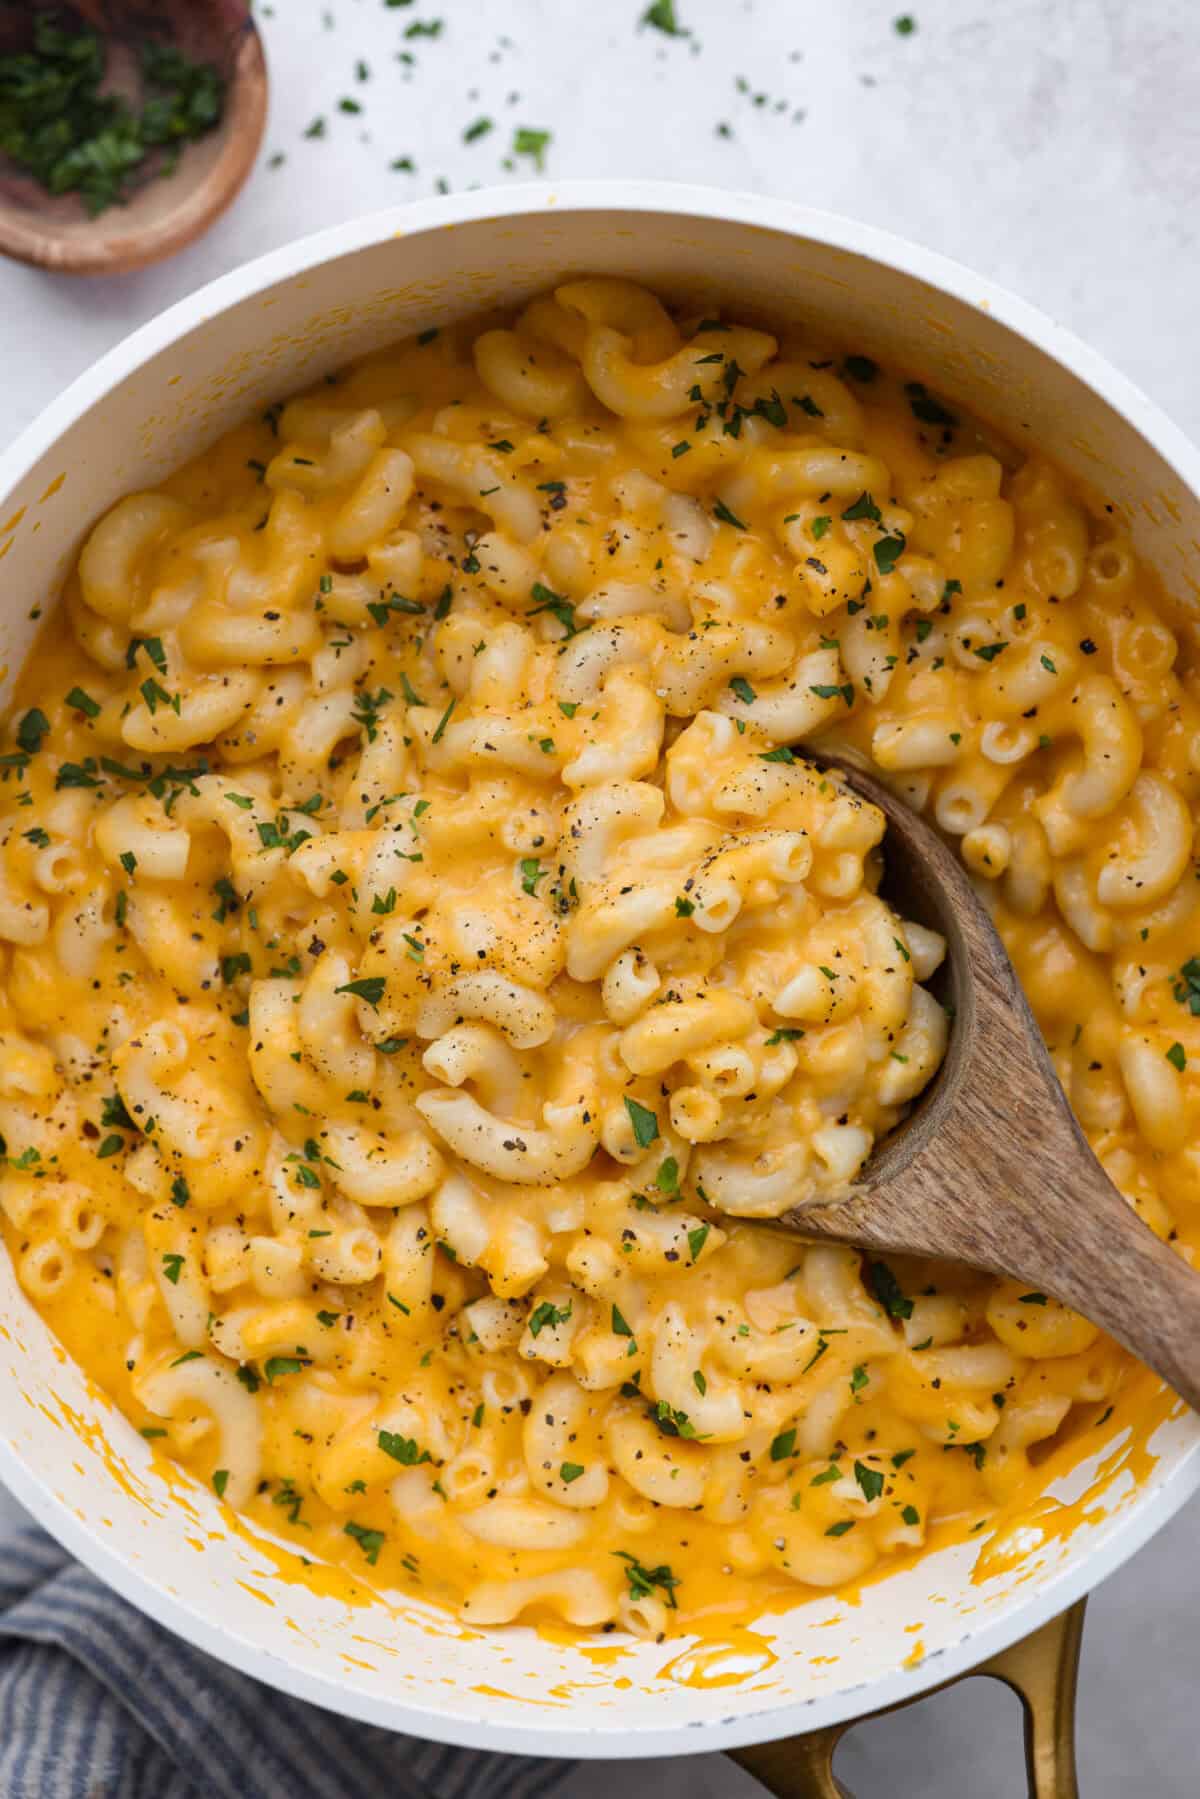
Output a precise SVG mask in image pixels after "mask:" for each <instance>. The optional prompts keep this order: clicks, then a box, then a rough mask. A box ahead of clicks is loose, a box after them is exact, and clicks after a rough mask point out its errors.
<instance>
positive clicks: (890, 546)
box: [875, 531, 907, 575]
mask: <svg viewBox="0 0 1200 1799" xmlns="http://www.w3.org/2000/svg"><path fill="white" fill-rule="evenodd" d="M906 541H907V540H906V538H905V536H904V533H903V531H896V532H895V533H893V535H892V536H890V537H880V538H877V539H876V542H875V566H876V568H877V569H878V570H879V572H880V574H881V575H890V574H891V572H892V570H893V569H894V568H895V566H896V564H897V562H899V560H900V558H901V556H903V554H904V549H905V544H906Z"/></svg>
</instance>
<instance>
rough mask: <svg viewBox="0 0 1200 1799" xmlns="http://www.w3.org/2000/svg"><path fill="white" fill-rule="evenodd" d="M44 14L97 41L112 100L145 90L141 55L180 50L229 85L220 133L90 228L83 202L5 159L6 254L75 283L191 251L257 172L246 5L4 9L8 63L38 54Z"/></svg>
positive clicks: (217, 1) (128, 2) (2, 217)
mask: <svg viewBox="0 0 1200 1799" xmlns="http://www.w3.org/2000/svg"><path fill="white" fill-rule="evenodd" d="M39 12H56V13H57V14H58V22H59V24H60V25H62V26H63V27H64V29H66V28H70V27H71V26H73V25H78V26H80V27H83V28H85V29H88V30H91V31H94V32H97V33H99V35H100V36H102V37H103V38H105V39H106V40H107V43H108V46H109V76H110V78H111V82H112V86H113V87H114V89H119V90H120V91H121V92H125V91H126V90H129V91H130V92H133V91H134V90H136V87H137V85H138V84H137V81H136V77H135V74H134V71H135V69H136V52H137V50H138V48H139V47H140V46H141V45H142V44H144V43H145V42H146V41H147V39H152V40H153V41H154V42H156V43H171V44H174V45H175V46H176V47H177V48H178V49H179V50H181V51H182V52H183V53H184V54H185V55H186V56H187V57H189V58H190V60H191V61H193V62H211V63H215V64H216V66H217V67H218V68H219V69H220V71H221V74H222V75H223V76H224V78H225V110H224V113H223V116H222V118H221V121H220V123H219V124H218V125H217V126H216V127H215V128H214V129H213V130H212V131H210V132H207V133H206V134H205V136H203V137H200V138H197V139H195V140H194V141H193V142H191V143H188V144H186V145H185V146H184V147H183V148H182V150H181V153H180V156H179V161H178V163H177V164H176V166H175V168H174V169H173V170H172V172H171V173H170V174H168V175H164V176H161V177H158V178H152V179H150V180H147V181H146V182H145V183H144V184H143V185H141V186H139V187H138V188H137V191H136V192H135V193H134V194H133V195H132V196H131V198H130V199H129V200H128V202H127V203H126V204H124V205H116V206H110V207H108V208H107V210H106V211H104V212H102V213H100V214H99V215H98V216H97V217H96V218H89V217H88V213H87V209H86V207H85V206H84V204H83V202H82V200H81V199H80V198H79V196H78V195H77V194H61V195H55V194H49V193H47V192H46V190H45V188H43V187H42V186H41V185H40V183H38V182H36V181H34V180H33V179H32V178H31V177H30V176H29V175H27V174H26V173H25V172H24V171H23V170H20V169H18V168H17V167H16V166H15V165H14V164H12V163H10V162H8V161H7V160H6V159H5V158H3V157H2V156H0V253H3V254H4V255H6V256H15V257H16V258H17V259H18V260H19V261H21V262H28V263H32V264H34V266H35V267H37V268H43V269H53V270H57V271H59V272H62V273H67V274H74V275H112V274H125V273H127V272H128V271H129V270H131V269H140V268H144V267H145V266H146V264H147V263H151V262H157V261H159V260H160V258H162V257H164V256H169V255H170V254H171V253H172V252H173V251H175V250H179V249H182V248H183V246H184V245H185V244H190V243H191V242H192V241H193V239H194V238H197V237H199V236H200V234H201V232H203V231H206V230H207V229H208V227H209V226H210V225H211V224H212V222H213V220H214V219H216V218H217V217H218V216H219V215H220V214H221V213H222V212H224V210H225V208H226V207H227V206H228V205H229V204H230V202H231V201H232V200H233V198H234V196H235V195H236V194H237V192H238V190H239V188H240V187H241V186H242V184H243V182H244V181H245V179H246V177H247V176H248V175H249V173H250V170H251V168H252V167H253V165H254V159H255V157H256V156H257V154H258V149H259V145H260V144H261V142H262V135H263V130H264V127H265V125H266V117H267V71H266V64H265V61H264V58H263V50H262V43H261V40H260V38H259V35H258V30H257V28H256V26H255V24H254V21H253V19H252V18H251V16H250V7H249V4H248V0H57V4H51V3H49V0H47V3H46V4H39V5H35V6H31V5H30V4H29V0H0V53H4V54H7V53H9V52H12V51H16V50H24V49H28V48H29V47H30V45H31V44H32V41H33V22H34V19H35V18H36V16H37V14H38V13H39Z"/></svg>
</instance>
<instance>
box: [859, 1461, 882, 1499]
mask: <svg viewBox="0 0 1200 1799" xmlns="http://www.w3.org/2000/svg"><path fill="white" fill-rule="evenodd" d="M854 1478H855V1480H856V1481H857V1482H858V1484H859V1486H860V1487H861V1488H862V1495H863V1498H864V1499H868V1500H870V1499H878V1498H879V1495H880V1494H881V1493H882V1492H883V1475H882V1473H881V1472H880V1471H879V1469H878V1468H868V1467H867V1465H866V1463H865V1462H855V1464H854Z"/></svg>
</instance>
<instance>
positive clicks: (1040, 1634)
mask: <svg viewBox="0 0 1200 1799" xmlns="http://www.w3.org/2000/svg"><path fill="white" fill-rule="evenodd" d="M1086 1605H1087V1601H1086V1599H1081V1600H1080V1601H1079V1603H1078V1605H1073V1606H1072V1607H1071V1609H1070V1611H1066V1612H1062V1613H1060V1615H1059V1616H1058V1617H1057V1618H1052V1619H1051V1620H1050V1622H1049V1624H1043V1626H1042V1628H1041V1629H1040V1630H1035V1631H1034V1632H1033V1634H1032V1636H1028V1637H1024V1638H1022V1640H1021V1641H1020V1642H1019V1643H1014V1644H1013V1645H1012V1647H1011V1649H1004V1650H1001V1652H1000V1654H999V1655H994V1656H993V1657H992V1659H991V1661H988V1662H983V1663H981V1664H980V1666H979V1667H978V1668H971V1669H970V1670H969V1671H968V1673H966V1674H960V1675H958V1676H957V1678H956V1679H955V1680H948V1681H945V1682H944V1683H943V1685H942V1686H940V1687H934V1688H932V1689H931V1690H932V1691H933V1692H936V1693H941V1692H945V1690H946V1689H947V1688H948V1687H953V1686H957V1685H958V1682H959V1681H960V1680H969V1679H971V1678H973V1677H974V1676H975V1675H976V1674H988V1675H990V1676H991V1677H992V1679H993V1680H1002V1681H1003V1682H1004V1684H1005V1686H1007V1687H1011V1688H1012V1690H1013V1692H1014V1693H1015V1694H1016V1695H1017V1697H1018V1699H1020V1701H1021V1705H1022V1707H1023V1709H1024V1713H1025V1766H1026V1770H1027V1773H1028V1777H1029V1799H1079V1786H1078V1782H1077V1780H1076V1776H1075V1695H1076V1691H1077V1687H1078V1680H1079V1650H1080V1645H1081V1644H1082V1642H1083V1614H1084V1609H1085V1607H1086ZM928 1697H929V1694H928V1693H922V1694H921V1695H920V1696H919V1698H917V1699H907V1700H905V1701H904V1705H902V1706H901V1705H897V1706H888V1707H886V1708H885V1710H884V1711H882V1712H872V1713H870V1714H868V1715H869V1716H871V1717H875V1718H882V1717H884V1716H886V1715H887V1712H889V1711H902V1710H904V1709H905V1707H906V1706H909V1705H918V1704H919V1703H920V1700H921V1699H927V1698H928ZM863 1722H865V1720H864V1719H862V1718H857V1719H852V1720H851V1721H850V1722H849V1723H846V1724H835V1725H832V1726H830V1728H829V1729H827V1730H814V1731H810V1732H809V1733H808V1734H807V1735H805V1736H800V1737H785V1738H784V1739H783V1741H782V1742H778V1743H760V1744H756V1745H754V1746H753V1747H751V1748H748V1749H736V1750H733V1751H731V1755H732V1759H733V1760H734V1761H736V1762H738V1763H739V1764H740V1765H741V1766H742V1767H743V1768H745V1770H746V1772H747V1773H748V1774H752V1775H753V1776H754V1778H755V1779H756V1780H757V1781H759V1782H761V1784H762V1785H763V1786H764V1787H765V1788H766V1790H767V1792H768V1793H772V1794H774V1796H775V1799H854V1795H853V1794H852V1793H850V1792H848V1791H847V1789H846V1788H845V1787H844V1786H841V1785H840V1784H839V1782H838V1781H837V1780H836V1779H835V1778H834V1773H833V1756H834V1751H835V1750H836V1748H837V1746H838V1744H839V1742H840V1741H841V1739H842V1738H843V1736H845V1734H846V1732H847V1731H848V1730H850V1729H852V1728H853V1725H854V1724H855V1723H859V1724H861V1723H863Z"/></svg>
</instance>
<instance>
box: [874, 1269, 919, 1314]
mask: <svg viewBox="0 0 1200 1799" xmlns="http://www.w3.org/2000/svg"><path fill="white" fill-rule="evenodd" d="M867 1277H868V1279H869V1280H870V1283H871V1290H872V1292H873V1293H874V1295H875V1297H876V1299H877V1300H878V1301H879V1303H880V1305H881V1306H882V1307H883V1309H884V1311H885V1312H886V1313H887V1315H888V1317H889V1318H911V1317H912V1314H913V1302H912V1300H911V1299H906V1298H905V1296H904V1293H903V1292H902V1290H901V1287H900V1283H899V1281H898V1280H897V1279H896V1277H895V1275H894V1274H893V1273H892V1271H891V1269H890V1268H889V1267H888V1265H887V1263H886V1262H868V1264H867Z"/></svg>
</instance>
